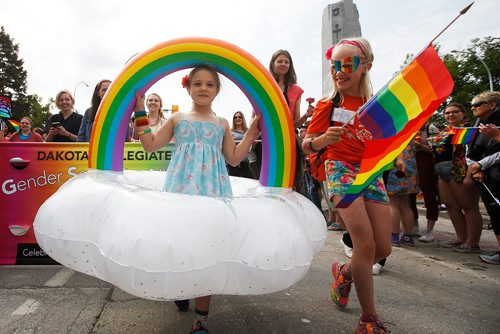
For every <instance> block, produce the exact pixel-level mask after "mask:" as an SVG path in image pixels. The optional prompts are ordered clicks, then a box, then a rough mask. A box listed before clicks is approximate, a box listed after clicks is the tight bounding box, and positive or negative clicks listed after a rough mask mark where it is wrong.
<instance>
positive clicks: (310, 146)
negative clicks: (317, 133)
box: [309, 138, 319, 153]
mask: <svg viewBox="0 0 500 334" xmlns="http://www.w3.org/2000/svg"><path fill="white" fill-rule="evenodd" d="M314 139H316V138H311V139H310V140H309V149H310V150H311V151H313V152H314V153H318V152H319V150H316V149H314V147H313V146H312V142H313V140H314Z"/></svg>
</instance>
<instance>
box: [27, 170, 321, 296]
mask: <svg viewBox="0 0 500 334" xmlns="http://www.w3.org/2000/svg"><path fill="white" fill-rule="evenodd" d="M164 177H165V172H155V171H148V172H144V171H141V172H137V171H125V172H112V171H102V170H90V171H88V172H87V173H83V174H80V175H78V176H77V177H75V178H73V179H72V180H70V181H68V182H67V183H66V184H64V185H63V186H62V187H61V188H60V189H59V190H58V191H57V192H56V193H55V194H54V195H52V196H51V197H50V198H49V199H48V200H47V201H46V202H45V203H44V204H43V205H42V207H41V208H40V209H39V211H38V213H37V216H36V218H35V223H34V230H35V235H36V238H37V241H38V243H39V245H40V246H41V247H42V248H43V250H44V251H45V252H47V254H48V255H49V256H51V257H52V258H53V259H54V260H56V261H58V262H59V263H61V264H63V265H65V266H68V267H70V268H72V269H74V270H77V271H80V272H83V273H86V274H89V275H92V276H95V277H98V278H100V279H102V280H105V281H107V282H110V283H112V284H114V285H116V286H117V287H119V288H120V289H122V290H124V291H127V292H128V293H131V294H133V295H135V296H139V297H142V298H146V299H153V300H172V299H188V298H193V297H199V296H205V295H213V294H233V295H258V294H266V293H272V292H276V291H279V290H282V289H286V288H288V287H290V286H291V285H292V284H294V283H296V282H298V281H299V280H300V279H301V278H302V277H304V275H305V274H306V273H307V271H308V269H309V266H310V264H311V261H312V259H313V255H314V254H315V253H317V252H319V250H320V249H321V248H322V246H323V244H324V241H325V238H326V225H325V220H324V218H323V215H322V214H321V212H320V211H319V210H318V209H317V208H316V207H315V206H314V204H312V203H311V202H310V201H309V200H308V199H306V198H305V197H304V196H302V195H300V194H298V193H296V192H294V191H292V190H290V189H283V188H269V187H263V186H262V185H260V184H259V182H258V181H255V180H250V179H244V178H235V177H231V185H232V187H233V193H234V196H233V197H231V198H212V197H205V196H190V195H183V194H173V193H166V192H162V191H160V187H161V185H163V182H164Z"/></svg>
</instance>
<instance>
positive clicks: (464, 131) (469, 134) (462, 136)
mask: <svg viewBox="0 0 500 334" xmlns="http://www.w3.org/2000/svg"><path fill="white" fill-rule="evenodd" d="M478 130H479V129H478V128H453V137H452V138H451V143H452V144H453V145H457V144H468V143H469V142H470V141H471V140H472V139H474V138H475V137H476V133H477V131H478Z"/></svg>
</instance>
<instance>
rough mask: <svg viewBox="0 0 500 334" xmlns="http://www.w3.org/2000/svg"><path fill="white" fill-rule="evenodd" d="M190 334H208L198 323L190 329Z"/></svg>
mask: <svg viewBox="0 0 500 334" xmlns="http://www.w3.org/2000/svg"><path fill="white" fill-rule="evenodd" d="M189 333H190V334H208V328H207V327H206V326H203V325H202V324H201V323H200V322H199V321H198V322H197V323H196V325H194V326H193V328H192V329H191V332H189Z"/></svg>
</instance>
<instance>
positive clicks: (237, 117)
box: [234, 116, 242, 119]
mask: <svg viewBox="0 0 500 334" xmlns="http://www.w3.org/2000/svg"><path fill="white" fill-rule="evenodd" d="M234 119H242V117H241V116H234Z"/></svg>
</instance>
